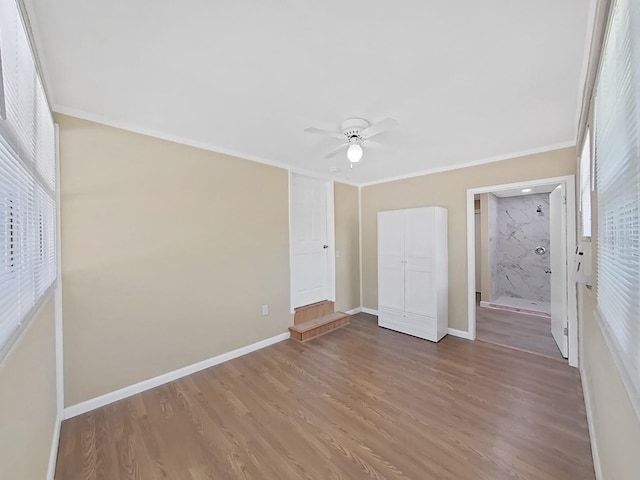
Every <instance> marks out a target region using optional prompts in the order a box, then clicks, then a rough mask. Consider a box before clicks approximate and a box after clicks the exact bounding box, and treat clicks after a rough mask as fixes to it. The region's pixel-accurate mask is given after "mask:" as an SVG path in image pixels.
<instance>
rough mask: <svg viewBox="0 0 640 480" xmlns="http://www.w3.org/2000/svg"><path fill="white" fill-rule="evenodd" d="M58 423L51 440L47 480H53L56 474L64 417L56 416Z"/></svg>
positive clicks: (54, 427)
mask: <svg viewBox="0 0 640 480" xmlns="http://www.w3.org/2000/svg"><path fill="white" fill-rule="evenodd" d="M55 421H56V423H55V425H54V426H53V438H52V439H51V449H50V450H49V465H48V467H47V477H46V478H47V480H53V477H54V476H55V474H56V463H57V460H58V445H59V444H60V427H61V426H62V415H61V414H58V415H56V420H55Z"/></svg>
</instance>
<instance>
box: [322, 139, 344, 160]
mask: <svg viewBox="0 0 640 480" xmlns="http://www.w3.org/2000/svg"><path fill="white" fill-rule="evenodd" d="M347 146H349V142H347V143H343V144H342V145H340V146H339V147H338V148H336V149H335V150H332V151H331V152H329V153H327V154H326V155H325V156H324V158H333V157H335V156H336V155H337V154H339V153H340V150H344V147H347Z"/></svg>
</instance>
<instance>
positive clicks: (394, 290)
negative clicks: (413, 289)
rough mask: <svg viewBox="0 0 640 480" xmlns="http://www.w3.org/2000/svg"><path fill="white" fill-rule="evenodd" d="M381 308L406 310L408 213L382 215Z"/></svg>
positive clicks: (379, 266) (379, 297)
mask: <svg viewBox="0 0 640 480" xmlns="http://www.w3.org/2000/svg"><path fill="white" fill-rule="evenodd" d="M378 306H379V307H387V308H393V309H395V310H404V213H403V212H381V213H379V214H378Z"/></svg>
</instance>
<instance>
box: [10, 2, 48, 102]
mask: <svg viewBox="0 0 640 480" xmlns="http://www.w3.org/2000/svg"><path fill="white" fill-rule="evenodd" d="M16 4H17V5H18V10H19V11H20V16H21V18H22V23H23V24H24V25H25V31H26V32H27V39H28V42H29V46H30V47H31V54H32V56H33V59H34V63H35V65H36V70H37V72H38V74H39V76H40V81H41V82H42V86H43V87H44V91H45V94H46V97H47V104H48V106H49V110H53V108H52V105H53V87H52V86H51V83H50V82H49V80H51V75H50V74H49V69H48V68H47V63H46V61H45V58H44V55H39V53H40V52H44V48H41V47H42V45H43V43H42V36H41V35H40V28H39V27H38V22H37V18H36V17H37V16H36V15H35V12H33V11H32V9H31V8H30V6H31V4H32V2H25V1H24V0H16ZM27 4H28V5H27Z"/></svg>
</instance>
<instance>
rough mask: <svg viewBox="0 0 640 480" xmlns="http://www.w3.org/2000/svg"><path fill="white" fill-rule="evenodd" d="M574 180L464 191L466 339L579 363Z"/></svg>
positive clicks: (566, 179)
mask: <svg viewBox="0 0 640 480" xmlns="http://www.w3.org/2000/svg"><path fill="white" fill-rule="evenodd" d="M573 182H574V177H573V176H568V177H557V178H550V179H542V180H535V181H531V182H521V183H517V184H507V185H494V186H491V187H484V188H478V189H470V190H467V202H468V208H467V216H468V218H467V220H468V222H467V227H468V230H469V231H468V239H467V242H468V256H469V258H468V260H469V262H468V265H469V329H470V331H469V333H470V337H471V338H474V339H475V338H477V339H479V340H484V341H488V342H491V343H496V344H500V345H505V346H508V347H512V348H517V349H520V350H526V351H530V352H533V353H537V354H540V355H545V356H548V357H552V358H556V359H564V358H568V359H569V363H570V364H571V365H574V366H577V362H578V358H577V354H578V351H577V345H578V343H577V315H576V302H575V284H572V282H571V281H570V268H569V266H570V263H569V260H571V259H572V257H573V255H572V254H573V252H574V249H575V216H574V214H575V200H574V184H573Z"/></svg>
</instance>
